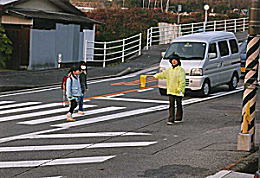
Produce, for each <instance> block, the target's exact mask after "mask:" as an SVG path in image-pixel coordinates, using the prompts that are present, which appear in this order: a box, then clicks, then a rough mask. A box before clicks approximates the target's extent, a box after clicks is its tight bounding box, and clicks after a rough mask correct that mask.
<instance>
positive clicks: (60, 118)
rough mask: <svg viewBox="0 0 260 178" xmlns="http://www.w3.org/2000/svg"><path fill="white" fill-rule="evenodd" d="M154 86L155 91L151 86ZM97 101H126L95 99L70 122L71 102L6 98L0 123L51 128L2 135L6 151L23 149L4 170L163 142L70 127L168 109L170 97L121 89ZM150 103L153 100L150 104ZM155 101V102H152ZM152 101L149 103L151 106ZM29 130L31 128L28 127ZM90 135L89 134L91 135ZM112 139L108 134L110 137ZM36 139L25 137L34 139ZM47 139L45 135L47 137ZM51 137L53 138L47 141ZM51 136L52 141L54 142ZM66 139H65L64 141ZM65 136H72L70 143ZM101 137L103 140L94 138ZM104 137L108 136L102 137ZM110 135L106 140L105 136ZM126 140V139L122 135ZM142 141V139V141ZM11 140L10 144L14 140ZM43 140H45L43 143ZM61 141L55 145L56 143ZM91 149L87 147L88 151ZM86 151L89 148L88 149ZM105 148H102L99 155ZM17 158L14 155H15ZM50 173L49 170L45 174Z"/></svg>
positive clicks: (85, 160)
mask: <svg viewBox="0 0 260 178" xmlns="http://www.w3.org/2000/svg"><path fill="white" fill-rule="evenodd" d="M242 90H243V88H242V87H240V88H237V90H234V91H230V92H219V93H215V94H212V95H211V96H209V97H206V98H190V99H186V100H184V101H183V105H184V106H185V105H189V104H192V103H198V102H202V101H206V100H210V99H214V98H217V97H220V96H224V95H226V94H232V93H235V92H239V91H242ZM148 91H149V90H148ZM95 99H96V101H99V100H103V101H111V102H109V103H117V102H120V104H121V105H120V106H118V105H116V106H113V105H111V106H102V107H101V106H98V105H95V104H89V102H87V103H86V104H85V105H84V108H85V109H86V112H85V115H83V116H82V115H79V114H74V115H73V117H74V118H75V119H76V121H75V122H66V120H65V119H66V115H65V114H66V112H68V107H67V108H64V107H63V106H62V103H41V102H31V101H28V102H16V101H8V100H7V101H0V126H1V125H5V124H6V123H7V125H9V124H12V129H13V128H15V127H16V126H17V127H19V128H21V127H25V128H29V127H30V128H31V127H35V128H38V129H39V128H40V127H39V126H41V125H44V128H46V127H48V129H46V130H37V129H36V131H35V132H29V133H23V134H20V135H19V134H18V135H11V136H9V137H2V138H0V152H1V155H2V156H3V157H5V158H7V157H8V155H9V154H13V153H15V154H16V153H17V156H16V157H15V160H12V159H11V160H9V159H8V160H0V170H2V169H8V168H30V167H42V166H57V165H71V164H90V163H101V162H105V161H108V160H113V159H115V158H116V157H117V156H118V155H116V154H112V153H111V152H110V151H109V152H108V154H105V153H104V152H102V155H80V156H78V155H77V156H74V157H68V156H67V155H66V154H65V153H64V151H73V152H75V151H79V150H81V151H82V150H90V149H91V150H93V149H100V148H106V149H115V148H117V149H123V148H134V147H148V146H152V145H155V144H157V143H158V141H157V140H153V139H151V138H153V137H152V135H151V134H149V133H142V132H129V131H122V130H120V131H114V130H113V132H111V131H103V132H100V131H99V132H79V133H77V132H76V133H75V132H73V133H70V130H68V129H70V128H77V127H79V128H80V126H86V125H90V124H99V123H104V122H107V121H112V120H113V121H115V120H120V119H121V118H127V119H131V118H132V117H133V116H137V115H142V114H148V113H153V112H157V111H163V110H167V109H168V107H169V106H168V101H163V100H152V99H138V98H127V97H125V95H124V94H121V95H119V94H117V95H113V96H107V97H99V98H95ZM129 102H132V103H142V105H143V106H144V107H141V108H137V109H130V108H128V107H126V106H123V105H124V104H122V103H129ZM146 103H148V104H146ZM151 103H152V104H153V106H151ZM145 106H146V107H145ZM24 130H26V129H24ZM68 138H73V139H72V140H73V141H75V140H76V141H75V143H74V142H70V140H69V139H68ZM86 138H87V139H86ZM106 138H107V139H106ZM110 138H127V139H122V140H124V141H119V142H115V141H114V142H113V141H112V140H113V139H110ZM28 140H30V142H23V141H28ZM42 140H45V141H44V142H42ZM46 140H47V141H46ZM49 140H50V142H48V141H49ZM62 140H63V141H62ZM64 140H66V141H68V142H65V143H64ZM93 140H97V141H93ZM100 140H102V141H100ZM104 140H105V141H104ZM119 140H121V139H119ZM136 140H138V141H136ZM14 141H21V142H20V144H12V143H13V142H14ZM9 143H10V144H9ZM39 143H42V144H39ZM53 143H55V144H53ZM53 151H55V152H59V156H57V157H56V156H55V154H54V155H52V157H51V158H50V157H47V156H46V159H43V157H40V158H39V157H37V156H36V157H31V155H30V156H28V157H26V158H25V157H19V156H21V155H26V154H32V153H37V152H45V153H46V152H53ZM84 153H85V152H84ZM86 153H88V152H87V151H86ZM99 153H100V152H96V154H99ZM12 158H13V157H12ZM13 159H14V158H13ZM43 176H44V175H43Z"/></svg>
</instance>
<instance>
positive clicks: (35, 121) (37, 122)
mask: <svg viewBox="0 0 260 178" xmlns="http://www.w3.org/2000/svg"><path fill="white" fill-rule="evenodd" d="M83 107H84V106H83ZM125 108H126V107H114V106H111V107H106V108H101V109H95V110H90V111H89V110H88V111H86V112H85V114H84V115H80V114H75V115H73V118H77V117H83V116H88V115H91V114H98V113H103V112H109V111H115V110H119V109H125ZM63 119H66V116H65V115H61V116H53V117H46V118H41V119H34V120H30V121H24V122H18V124H25V125H35V124H42V123H47V122H53V121H58V120H63Z"/></svg>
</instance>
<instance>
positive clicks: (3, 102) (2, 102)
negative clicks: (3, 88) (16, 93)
mask: <svg viewBox="0 0 260 178" xmlns="http://www.w3.org/2000/svg"><path fill="white" fill-rule="evenodd" d="M10 103H15V101H0V104H10Z"/></svg>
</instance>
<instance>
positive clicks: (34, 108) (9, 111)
mask: <svg viewBox="0 0 260 178" xmlns="http://www.w3.org/2000/svg"><path fill="white" fill-rule="evenodd" d="M55 106H61V103H50V104H42V105H37V106H30V107H24V108H16V109H8V110H4V111H0V114H7V113H15V112H23V111H31V110H36V109H42V108H48V107H55Z"/></svg>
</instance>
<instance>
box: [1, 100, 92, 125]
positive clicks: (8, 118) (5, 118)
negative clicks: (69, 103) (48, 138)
mask: <svg viewBox="0 0 260 178" xmlns="http://www.w3.org/2000/svg"><path fill="white" fill-rule="evenodd" d="M53 104H56V103H53ZM59 105H60V104H59ZM95 106H96V105H84V108H91V107H95ZM68 110H69V108H59V109H53V110H47V111H39V112H33V113H26V114H20V115H14V116H6V117H0V122H5V121H10V120H18V119H24V118H28V117H36V116H42V115H47V114H54V113H59V112H66V111H68Z"/></svg>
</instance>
